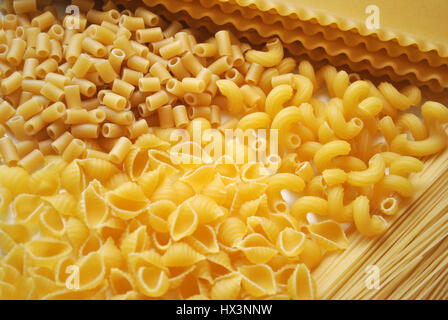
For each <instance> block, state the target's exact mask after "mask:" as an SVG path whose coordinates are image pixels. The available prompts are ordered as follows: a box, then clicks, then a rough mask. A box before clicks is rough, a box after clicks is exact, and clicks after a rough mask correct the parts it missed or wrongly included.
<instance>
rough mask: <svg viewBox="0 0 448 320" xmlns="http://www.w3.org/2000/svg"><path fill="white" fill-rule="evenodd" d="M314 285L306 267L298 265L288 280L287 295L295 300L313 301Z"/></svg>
mask: <svg viewBox="0 0 448 320" xmlns="http://www.w3.org/2000/svg"><path fill="white" fill-rule="evenodd" d="M314 290H315V289H314V283H313V280H312V278H311V274H310V271H309V270H308V268H307V267H306V265H304V264H303V263H302V264H299V265H297V267H296V269H295V270H294V272H293V274H292V275H291V276H290V278H289V280H288V293H289V296H290V297H291V298H292V299H295V300H313V299H314Z"/></svg>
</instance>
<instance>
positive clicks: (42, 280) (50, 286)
mask: <svg viewBox="0 0 448 320" xmlns="http://www.w3.org/2000/svg"><path fill="white" fill-rule="evenodd" d="M34 268H39V267H33V269H34ZM28 272H29V273H30V277H31V279H32V280H33V283H34V292H35V297H34V298H35V299H42V298H43V297H44V296H46V295H48V294H50V293H52V292H55V291H57V290H61V288H62V286H61V285H58V284H57V283H56V282H55V281H53V280H52V279H50V278H48V277H46V276H43V275H41V274H38V273H34V272H32V271H31V268H28ZM64 286H65V283H64Z"/></svg>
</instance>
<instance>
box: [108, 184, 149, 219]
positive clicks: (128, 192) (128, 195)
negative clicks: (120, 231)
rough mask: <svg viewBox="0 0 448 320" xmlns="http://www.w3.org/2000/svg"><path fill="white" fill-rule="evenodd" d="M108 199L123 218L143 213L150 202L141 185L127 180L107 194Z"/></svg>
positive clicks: (117, 213)
mask: <svg viewBox="0 0 448 320" xmlns="http://www.w3.org/2000/svg"><path fill="white" fill-rule="evenodd" d="M106 201H107V202H108V203H109V205H110V206H111V207H112V209H113V210H114V213H115V214H116V215H117V216H118V217H119V218H121V219H124V220H129V219H132V218H135V217H136V216H138V215H139V214H141V213H142V212H143V211H144V210H145V209H146V206H147V204H148V199H147V198H146V197H145V194H144V193H143V191H142V189H141V188H140V186H139V185H137V184H136V183H133V182H126V183H125V184H123V185H121V186H120V187H118V188H117V189H115V190H113V191H110V192H108V193H107V194H106Z"/></svg>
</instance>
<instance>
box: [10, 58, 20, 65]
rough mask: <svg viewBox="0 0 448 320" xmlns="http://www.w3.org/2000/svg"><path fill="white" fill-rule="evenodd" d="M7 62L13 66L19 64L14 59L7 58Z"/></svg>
mask: <svg viewBox="0 0 448 320" xmlns="http://www.w3.org/2000/svg"><path fill="white" fill-rule="evenodd" d="M8 62H9V63H10V64H12V65H14V66H15V65H18V64H19V61H18V60H17V59H16V58H15V57H8Z"/></svg>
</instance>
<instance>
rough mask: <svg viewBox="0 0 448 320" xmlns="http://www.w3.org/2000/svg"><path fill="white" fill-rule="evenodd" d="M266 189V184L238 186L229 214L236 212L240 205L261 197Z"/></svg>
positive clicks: (243, 184) (242, 184)
mask: <svg viewBox="0 0 448 320" xmlns="http://www.w3.org/2000/svg"><path fill="white" fill-rule="evenodd" d="M266 188H267V186H266V184H261V183H255V182H254V183H240V184H238V187H237V189H236V193H235V197H234V199H233V202H232V206H231V209H230V213H234V212H235V213H236V212H238V211H239V209H240V207H241V205H243V204H244V203H245V202H247V201H250V200H255V199H258V198H259V197H261V195H262V194H263V193H264V191H265V190H266Z"/></svg>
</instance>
